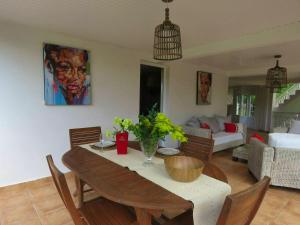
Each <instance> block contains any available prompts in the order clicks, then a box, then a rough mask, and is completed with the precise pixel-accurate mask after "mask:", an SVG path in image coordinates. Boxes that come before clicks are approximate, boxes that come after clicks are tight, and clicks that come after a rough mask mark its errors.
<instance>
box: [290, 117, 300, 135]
mask: <svg viewBox="0 0 300 225" xmlns="http://www.w3.org/2000/svg"><path fill="white" fill-rule="evenodd" d="M289 133H290V134H300V120H292V124H291V128H290V130H289Z"/></svg>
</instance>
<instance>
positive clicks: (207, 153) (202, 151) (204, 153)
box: [180, 134, 214, 162]
mask: <svg viewBox="0 0 300 225" xmlns="http://www.w3.org/2000/svg"><path fill="white" fill-rule="evenodd" d="M186 137H187V138H188V141H187V142H186V143H182V144H181V146H180V150H181V151H182V152H183V153H184V154H186V155H188V156H192V157H195V158H198V159H201V160H203V161H206V162H209V161H210V160H211V157H212V153H213V148H214V140H213V139H210V138H203V137H198V136H193V135H188V134H187V135H186Z"/></svg>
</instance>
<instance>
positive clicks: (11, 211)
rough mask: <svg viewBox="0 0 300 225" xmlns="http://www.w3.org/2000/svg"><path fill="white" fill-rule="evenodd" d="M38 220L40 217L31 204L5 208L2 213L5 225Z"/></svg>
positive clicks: (2, 220)
mask: <svg viewBox="0 0 300 225" xmlns="http://www.w3.org/2000/svg"><path fill="white" fill-rule="evenodd" d="M36 219H38V215H37V214H36V212H35V210H34V208H33V206H32V205H31V204H22V205H18V206H14V207H9V208H5V209H4V210H3V211H2V213H1V222H2V224H3V225H10V224H12V223H16V222H18V223H21V222H23V223H26V221H28V220H36Z"/></svg>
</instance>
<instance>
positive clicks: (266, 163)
mask: <svg viewBox="0 0 300 225" xmlns="http://www.w3.org/2000/svg"><path fill="white" fill-rule="evenodd" d="M273 162H274V148H272V147H270V146H268V145H266V144H264V143H262V142H261V141H259V140H258V139H256V138H251V139H250V144H249V155H248V169H249V170H250V171H251V172H252V174H253V175H254V176H255V177H256V178H257V179H258V180H260V179H262V178H263V177H264V176H270V175H271V168H272V163H273Z"/></svg>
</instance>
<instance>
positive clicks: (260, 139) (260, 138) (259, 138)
mask: <svg viewBox="0 0 300 225" xmlns="http://www.w3.org/2000/svg"><path fill="white" fill-rule="evenodd" d="M251 137H252V138H256V139H258V140H259V141H260V142H262V143H266V141H265V139H264V138H263V137H262V136H260V135H259V134H258V133H254V134H252V136H251Z"/></svg>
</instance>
